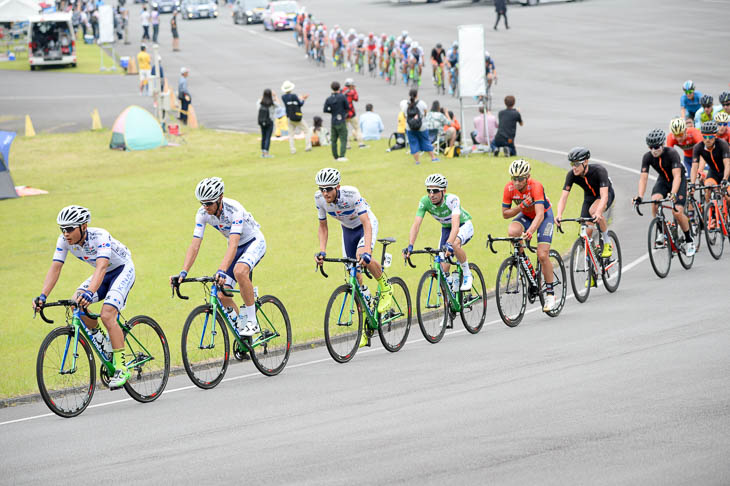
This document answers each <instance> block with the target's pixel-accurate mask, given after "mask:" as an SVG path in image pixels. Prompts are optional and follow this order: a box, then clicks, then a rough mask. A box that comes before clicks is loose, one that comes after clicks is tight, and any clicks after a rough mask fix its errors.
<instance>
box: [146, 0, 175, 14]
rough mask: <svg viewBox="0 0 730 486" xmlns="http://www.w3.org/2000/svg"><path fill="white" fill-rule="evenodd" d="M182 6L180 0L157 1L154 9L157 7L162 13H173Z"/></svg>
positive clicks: (154, 3)
mask: <svg viewBox="0 0 730 486" xmlns="http://www.w3.org/2000/svg"><path fill="white" fill-rule="evenodd" d="M179 6H180V0H155V1H154V2H152V8H155V7H157V9H159V11H160V13H172V12H174V11H175V9H176V8H178V7H179Z"/></svg>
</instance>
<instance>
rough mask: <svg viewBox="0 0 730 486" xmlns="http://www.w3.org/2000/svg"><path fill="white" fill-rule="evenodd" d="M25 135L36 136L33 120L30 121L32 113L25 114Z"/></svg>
mask: <svg viewBox="0 0 730 486" xmlns="http://www.w3.org/2000/svg"><path fill="white" fill-rule="evenodd" d="M25 136H26V137H35V130H34V129H33V122H32V121H30V115H25Z"/></svg>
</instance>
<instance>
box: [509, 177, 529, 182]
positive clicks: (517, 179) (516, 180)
mask: <svg viewBox="0 0 730 486" xmlns="http://www.w3.org/2000/svg"><path fill="white" fill-rule="evenodd" d="M512 180H513V181H515V182H522V181H526V180H527V176H514V177H513V178H512Z"/></svg>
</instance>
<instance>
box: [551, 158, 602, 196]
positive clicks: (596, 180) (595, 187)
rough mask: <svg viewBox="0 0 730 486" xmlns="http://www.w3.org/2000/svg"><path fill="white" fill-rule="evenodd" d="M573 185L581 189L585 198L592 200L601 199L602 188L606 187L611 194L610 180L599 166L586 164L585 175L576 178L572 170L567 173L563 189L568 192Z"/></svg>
mask: <svg viewBox="0 0 730 486" xmlns="http://www.w3.org/2000/svg"><path fill="white" fill-rule="evenodd" d="M573 184H577V185H578V186H580V187H581V188H583V191H585V195H586V197H591V198H593V199H596V198H600V197H601V188H602V187H608V190H609V192H611V179H610V178H609V177H608V171H607V170H606V168H605V167H604V166H602V165H600V164H592V163H591V164H588V170H587V171H586V173H585V175H581V176H576V175H575V174H573V171H572V170H570V171H568V174H567V175H566V176H565V184H564V185H563V189H565V190H566V191H570V189H571V187H573Z"/></svg>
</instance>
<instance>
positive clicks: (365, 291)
mask: <svg viewBox="0 0 730 486" xmlns="http://www.w3.org/2000/svg"><path fill="white" fill-rule="evenodd" d="M360 292H362V296H363V297H365V304H366V305H368V306H369V305H370V300H371V299H372V298H373V296H372V294H371V293H370V289H369V288H368V286H367V285H363V286H362V287H360Z"/></svg>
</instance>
